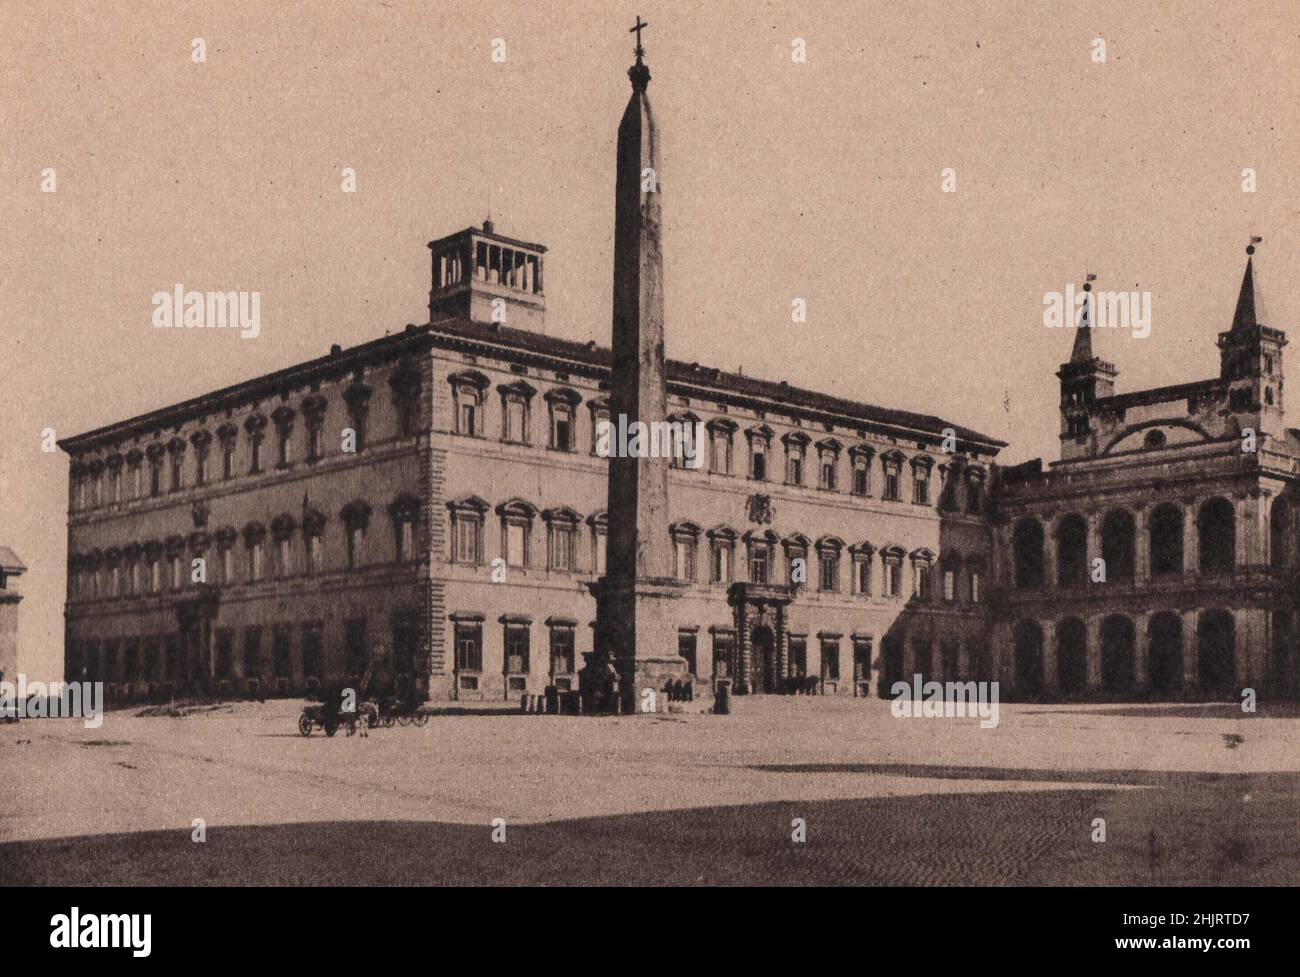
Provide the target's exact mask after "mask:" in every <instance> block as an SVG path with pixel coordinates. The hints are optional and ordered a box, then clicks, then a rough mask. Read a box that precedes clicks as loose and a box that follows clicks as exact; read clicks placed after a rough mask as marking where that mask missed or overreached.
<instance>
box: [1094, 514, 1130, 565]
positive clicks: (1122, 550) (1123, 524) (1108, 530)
mask: <svg viewBox="0 0 1300 977" xmlns="http://www.w3.org/2000/svg"><path fill="white" fill-rule="evenodd" d="M1135 532H1136V524H1135V523H1134V521H1133V514H1132V513H1131V512H1129V511H1128V510H1127V509H1114V510H1112V511H1111V512H1108V513H1107V514H1106V518H1105V519H1103V520H1102V523H1101V557H1102V559H1103V560H1105V561H1106V580H1107V581H1108V582H1119V583H1132V582H1133V563H1134V534H1135Z"/></svg>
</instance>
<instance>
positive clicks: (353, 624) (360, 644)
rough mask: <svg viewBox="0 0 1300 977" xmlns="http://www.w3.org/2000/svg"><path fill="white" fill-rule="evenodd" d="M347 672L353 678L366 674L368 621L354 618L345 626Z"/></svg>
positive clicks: (344, 645) (362, 618)
mask: <svg viewBox="0 0 1300 977" xmlns="http://www.w3.org/2000/svg"><path fill="white" fill-rule="evenodd" d="M343 648H344V659H345V666H344V667H345V670H346V672H347V675H348V676H349V677H352V678H359V677H360V676H362V675H364V674H365V671H366V662H367V660H368V658H369V653H368V652H367V650H366V619H365V618H364V617H356V618H352V619H351V620H350V621H347V622H345V623H344V625H343Z"/></svg>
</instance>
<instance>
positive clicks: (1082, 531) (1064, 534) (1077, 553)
mask: <svg viewBox="0 0 1300 977" xmlns="http://www.w3.org/2000/svg"><path fill="white" fill-rule="evenodd" d="M1056 580H1057V584H1058V585H1059V586H1061V587H1077V586H1079V585H1081V584H1085V583H1087V582H1088V523H1087V522H1086V521H1084V518H1083V516H1081V515H1079V514H1078V513H1071V514H1070V515H1068V516H1065V517H1064V518H1062V519H1061V521H1060V522H1058V523H1057V524H1056Z"/></svg>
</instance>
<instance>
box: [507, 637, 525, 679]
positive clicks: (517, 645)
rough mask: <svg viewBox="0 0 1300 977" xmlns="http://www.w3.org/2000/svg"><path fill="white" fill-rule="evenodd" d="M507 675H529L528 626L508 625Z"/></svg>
mask: <svg viewBox="0 0 1300 977" xmlns="http://www.w3.org/2000/svg"><path fill="white" fill-rule="evenodd" d="M505 664H506V674H507V675H527V674H528V626H527V625H526V624H507V625H506V663H505Z"/></svg>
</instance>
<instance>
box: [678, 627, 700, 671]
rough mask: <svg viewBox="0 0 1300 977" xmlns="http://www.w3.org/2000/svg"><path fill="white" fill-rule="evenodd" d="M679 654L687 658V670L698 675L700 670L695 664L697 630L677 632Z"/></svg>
mask: <svg viewBox="0 0 1300 977" xmlns="http://www.w3.org/2000/svg"><path fill="white" fill-rule="evenodd" d="M677 654H678V655H679V656H680V657H681V658H683V659H685V661H686V670H687V671H689V672H690V673H691V675H698V674H699V672H698V671H697V670H696V666H695V632H694V631H678V632H677Z"/></svg>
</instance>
